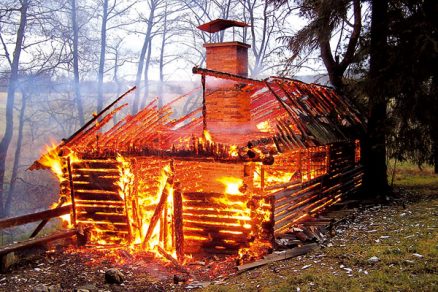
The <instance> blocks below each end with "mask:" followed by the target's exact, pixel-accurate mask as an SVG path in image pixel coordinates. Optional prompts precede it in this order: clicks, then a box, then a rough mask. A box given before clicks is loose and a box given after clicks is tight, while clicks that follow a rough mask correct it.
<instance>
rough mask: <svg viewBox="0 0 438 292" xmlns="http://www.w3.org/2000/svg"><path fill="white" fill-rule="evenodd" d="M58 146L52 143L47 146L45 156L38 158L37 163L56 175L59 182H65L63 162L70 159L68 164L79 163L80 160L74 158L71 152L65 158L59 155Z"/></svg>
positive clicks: (74, 155)
mask: <svg viewBox="0 0 438 292" xmlns="http://www.w3.org/2000/svg"><path fill="white" fill-rule="evenodd" d="M58 152H59V146H58V145H55V144H53V143H52V145H50V146H49V145H47V146H46V150H45V154H44V155H43V156H42V157H41V158H40V160H39V163H41V164H42V165H43V166H45V167H48V168H50V170H51V171H52V172H53V173H54V174H55V175H56V177H57V178H58V180H59V181H60V182H62V181H64V180H66V178H65V171H64V167H65V160H66V158H67V157H69V158H70V163H74V162H77V161H79V160H80V159H79V158H78V157H77V156H76V154H75V153H74V152H73V151H70V153H69V154H68V155H66V156H60V155H59V153H58Z"/></svg>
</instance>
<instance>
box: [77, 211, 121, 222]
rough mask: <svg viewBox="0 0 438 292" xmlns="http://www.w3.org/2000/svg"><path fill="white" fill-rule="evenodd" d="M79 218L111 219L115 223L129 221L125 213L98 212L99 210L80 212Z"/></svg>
mask: <svg viewBox="0 0 438 292" xmlns="http://www.w3.org/2000/svg"><path fill="white" fill-rule="evenodd" d="M77 218H78V220H85V221H86V220H87V219H92V220H95V221H109V222H114V223H119V222H124V223H126V222H128V221H127V220H128V219H127V218H126V215H125V214H123V213H112V214H111V213H98V212H78V213H77Z"/></svg>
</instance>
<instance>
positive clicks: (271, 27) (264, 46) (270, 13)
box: [240, 0, 288, 77]
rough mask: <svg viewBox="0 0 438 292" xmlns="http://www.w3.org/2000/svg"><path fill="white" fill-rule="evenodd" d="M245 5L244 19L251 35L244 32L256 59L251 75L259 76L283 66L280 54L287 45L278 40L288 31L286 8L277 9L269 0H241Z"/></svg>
mask: <svg viewBox="0 0 438 292" xmlns="http://www.w3.org/2000/svg"><path fill="white" fill-rule="evenodd" d="M240 2H241V3H242V5H243V8H244V10H243V15H242V18H243V19H242V20H243V21H244V22H246V23H248V24H249V25H250V27H249V28H248V30H249V36H248V35H247V34H246V31H245V32H244V34H243V39H244V41H245V40H246V39H247V38H248V39H249V40H250V42H251V51H252V53H253V56H254V59H253V62H252V63H250V66H249V70H250V75H251V76H254V77H255V76H258V75H260V74H262V73H263V72H264V71H267V70H270V69H272V68H274V67H279V66H282V65H283V64H281V63H280V62H278V59H279V58H278V55H279V54H280V53H281V51H282V50H283V49H285V47H284V46H283V45H281V44H280V43H279V42H278V41H277V40H278V39H280V38H282V37H284V36H285V35H286V34H287V33H288V29H287V26H288V24H287V16H288V11H287V10H286V9H275V8H274V7H273V6H272V5H269V3H268V2H267V1H259V0H241V1H240Z"/></svg>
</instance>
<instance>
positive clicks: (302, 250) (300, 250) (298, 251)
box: [237, 243, 318, 272]
mask: <svg viewBox="0 0 438 292" xmlns="http://www.w3.org/2000/svg"><path fill="white" fill-rule="evenodd" d="M317 246H318V245H317V244H316V243H310V244H306V245H304V246H300V247H296V248H292V249H290V250H287V251H285V252H282V253H280V254H270V255H267V256H265V258H264V259H262V260H258V261H255V262H252V263H249V264H244V265H240V266H238V267H237V270H238V271H239V272H243V271H247V270H250V269H253V268H256V267H260V266H263V265H266V264H269V263H272V262H276V261H281V260H285V259H289V258H293V257H297V256H300V255H303V254H306V253H308V252H309V251H311V250H313V249H314V248H316V247H317Z"/></svg>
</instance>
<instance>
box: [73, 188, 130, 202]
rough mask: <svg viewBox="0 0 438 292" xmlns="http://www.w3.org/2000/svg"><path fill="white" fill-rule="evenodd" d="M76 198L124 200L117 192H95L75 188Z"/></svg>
mask: <svg viewBox="0 0 438 292" xmlns="http://www.w3.org/2000/svg"><path fill="white" fill-rule="evenodd" d="M75 198H76V199H78V200H83V201H123V199H122V198H121V197H120V195H119V194H118V193H117V192H112V193H93V192H88V191H84V190H76V189H75Z"/></svg>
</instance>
